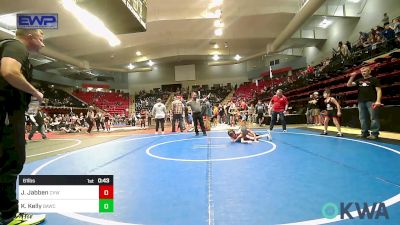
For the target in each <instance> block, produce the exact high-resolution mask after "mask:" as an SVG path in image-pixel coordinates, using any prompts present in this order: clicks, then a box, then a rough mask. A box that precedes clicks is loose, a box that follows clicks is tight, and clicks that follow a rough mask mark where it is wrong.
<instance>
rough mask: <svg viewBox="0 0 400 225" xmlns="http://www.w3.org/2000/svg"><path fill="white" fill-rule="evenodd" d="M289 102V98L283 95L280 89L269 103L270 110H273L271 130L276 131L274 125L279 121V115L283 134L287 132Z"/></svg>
mask: <svg viewBox="0 0 400 225" xmlns="http://www.w3.org/2000/svg"><path fill="white" fill-rule="evenodd" d="M288 105H289V101H288V100H287V98H286V97H285V96H284V95H283V94H282V90H281V89H278V90H277V91H276V95H274V96H273V97H272V99H271V101H270V102H269V106H268V108H272V110H271V123H270V126H269V129H270V130H271V131H272V129H274V125H275V123H276V120H277V116H278V115H279V119H280V120H281V123H282V128H283V132H286V121H285V114H286V111H287V109H288Z"/></svg>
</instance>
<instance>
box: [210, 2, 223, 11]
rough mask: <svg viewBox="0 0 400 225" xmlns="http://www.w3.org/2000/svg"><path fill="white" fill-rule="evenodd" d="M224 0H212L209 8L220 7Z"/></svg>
mask: <svg viewBox="0 0 400 225" xmlns="http://www.w3.org/2000/svg"><path fill="white" fill-rule="evenodd" d="M223 2H224V1H223V0H212V2H211V3H210V4H208V8H209V9H212V8H216V7H220V6H221V5H222V3H223Z"/></svg>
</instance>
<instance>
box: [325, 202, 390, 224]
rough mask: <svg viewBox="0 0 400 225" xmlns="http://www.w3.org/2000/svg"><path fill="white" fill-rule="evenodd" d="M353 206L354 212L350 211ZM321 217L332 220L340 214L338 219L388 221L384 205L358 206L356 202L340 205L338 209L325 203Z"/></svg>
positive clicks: (330, 203) (365, 204)
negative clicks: (381, 219) (356, 218)
mask: <svg viewBox="0 0 400 225" xmlns="http://www.w3.org/2000/svg"><path fill="white" fill-rule="evenodd" d="M353 205H354V206H355V210H353V212H352V210H351V208H352V206H353ZM321 212H322V215H323V216H324V217H325V218H327V219H334V218H335V217H337V216H338V215H339V213H340V219H345V218H349V219H351V220H352V219H354V217H357V216H358V217H359V218H360V219H365V217H366V218H367V219H380V218H381V217H382V218H384V219H389V214H388V211H387V209H386V206H385V203H382V202H381V203H373V204H372V206H368V203H366V202H364V203H363V204H360V203H358V202H349V203H343V202H341V203H340V211H339V207H338V206H337V205H336V204H335V203H332V202H329V203H326V204H325V205H324V206H323V207H322V210H321Z"/></svg>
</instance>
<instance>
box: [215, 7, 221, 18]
mask: <svg viewBox="0 0 400 225" xmlns="http://www.w3.org/2000/svg"><path fill="white" fill-rule="evenodd" d="M214 16H215V18H221V16H222V10H221V9H217V10H215V12H214Z"/></svg>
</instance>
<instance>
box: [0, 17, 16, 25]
mask: <svg viewBox="0 0 400 225" xmlns="http://www.w3.org/2000/svg"><path fill="white" fill-rule="evenodd" d="M0 24H3V25H5V26H7V27H11V28H16V27H17V16H16V15H15V14H6V15H2V16H0Z"/></svg>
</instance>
